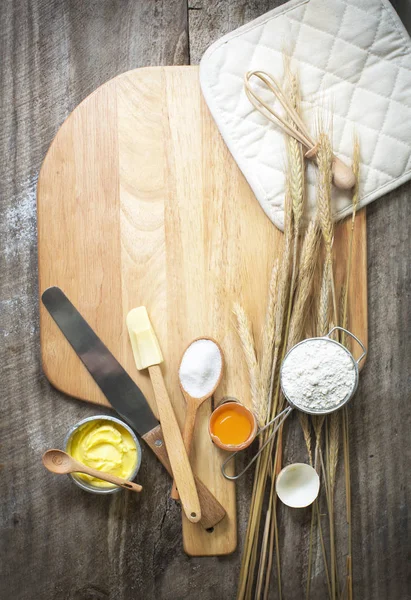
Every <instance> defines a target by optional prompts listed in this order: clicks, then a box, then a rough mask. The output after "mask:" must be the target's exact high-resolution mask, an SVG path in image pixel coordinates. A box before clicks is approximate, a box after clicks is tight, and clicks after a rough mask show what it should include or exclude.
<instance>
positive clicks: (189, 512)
mask: <svg viewBox="0 0 411 600" xmlns="http://www.w3.org/2000/svg"><path fill="white" fill-rule="evenodd" d="M148 371H149V373H150V377H151V383H152V385H153V389H154V394H155V397H156V402H157V410H158V414H159V417H160V423H161V428H162V430H163V434H164V439H165V442H166V448H167V453H168V457H169V459H170V463H171V468H172V470H173V475H174V478H175V480H176V482H177V485H178V489H179V492H180V497H181V504H182V507H183V510H184V512H185V514H186V516H187V519H188V520H189V521H191V522H192V523H198V521H199V520H200V519H201V508H200V501H199V499H198V494H197V488H196V485H195V482H194V476H193V472H192V470H191V466H190V461H189V459H188V456H187V452H186V449H185V446H184V442H183V438H182V436H181V431H180V427H179V425H178V422H177V419H176V416H175V414H174V410H173V407H172V404H171V401H170V398H169V395H168V393H167V389H166V386H165V383H164V379H163V374H162V373H161V368H160V366H159V365H153V366H151V367H149V368H148Z"/></svg>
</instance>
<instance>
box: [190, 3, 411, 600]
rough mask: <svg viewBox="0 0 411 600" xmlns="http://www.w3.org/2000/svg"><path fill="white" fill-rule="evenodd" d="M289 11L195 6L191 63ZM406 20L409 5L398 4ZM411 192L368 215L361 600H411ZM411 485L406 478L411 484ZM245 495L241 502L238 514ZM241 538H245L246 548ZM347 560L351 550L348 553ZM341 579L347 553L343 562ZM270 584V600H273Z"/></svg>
mask: <svg viewBox="0 0 411 600" xmlns="http://www.w3.org/2000/svg"><path fill="white" fill-rule="evenodd" d="M283 3H284V2H281V1H280V2H276V1H271V2H270V1H264V0H261V1H258V0H256V1H254V2H244V1H242V0H232V1H231V2H225V1H223V0H214V1H207V2H206V1H203V0H192V2H191V3H190V5H189V23H190V27H189V32H190V58H191V62H198V61H199V60H200V58H201V56H202V54H203V52H204V51H205V50H206V48H207V47H208V46H209V45H210V44H211V43H212V42H214V41H215V40H217V39H218V38H219V37H220V36H221V35H224V34H225V33H228V32H229V31H231V30H233V29H235V28H236V27H239V26H241V25H242V24H244V23H246V22H248V21H249V20H251V19H252V18H255V17H257V16H259V15H261V14H263V13H264V12H265V11H267V10H270V9H271V8H274V7H275V6H278V5H280V4H283ZM396 4H397V5H398V8H399V9H400V14H402V15H403V16H405V17H406V14H407V4H406V3H404V2H402V1H401V0H398V2H396ZM410 192H411V184H407V185H406V186H403V187H402V188H400V189H398V190H396V191H395V192H393V193H391V194H390V195H389V196H387V197H385V198H384V199H381V200H378V201H377V202H376V203H375V204H373V205H372V206H371V207H370V208H369V209H368V212H367V219H368V226H367V230H368V285H369V289H368V302H369V349H370V352H369V356H368V357H367V364H366V366H365V368H364V371H363V374H362V376H361V385H360V389H359V391H358V393H357V395H356V398H355V401H354V402H353V403H352V405H351V406H350V428H351V432H350V435H351V456H352V460H351V468H352V488H353V531H354V534H353V535H354V539H353V545H354V563H353V564H354V594H355V597H356V598H361V600H368V599H370V600H371V599H372V600H377V599H378V600H387V599H391V598H393V599H394V598H398V599H400V598H401V599H402V598H408V597H410V596H409V593H410V588H409V582H407V572H408V571H409V567H408V562H407V552H408V546H409V536H410V529H409V525H408V521H407V518H408V508H407V506H408V503H409V502H410V484H409V482H408V481H407V474H406V470H407V464H408V465H409V464H410V459H411V453H410V450H409V444H408V442H407V439H408V437H409V433H407V432H409V430H410V426H411V408H410V406H411V403H410V391H409V386H410V379H409V371H410V367H409V365H410V362H411V335H410V332H409V329H408V328H407V325H406V324H407V323H408V321H409V318H410V291H411V285H410V283H411V282H410V267H409V264H410V250H411V241H410V240H411V231H410V222H411V221H410V217H411V215H410V213H411V210H410V203H409V200H408V197H409V194H410ZM296 420H297V417H296V416H294V422H292V421H290V423H289V424H288V433H287V436H286V448H285V455H284V460H285V462H286V463H287V462H295V461H306V460H307V457H306V452H305V449H304V441H303V438H302V434H301V432H300V430H299V427H298V424H297V422H296ZM408 479H409V478H408ZM337 489H338V495H337V498H336V503H337V529H338V531H340V532H341V533H340V536H341V539H342V540H344V537H343V536H344V535H345V534H344V531H345V528H344V518H345V512H344V511H345V509H344V483H343V481H342V473H341V470H340V473H339V480H338V481H337ZM247 493H248V490H246V489H245V488H242V492H240V494H239V495H240V498H241V507H240V514H243V515H245V514H246V512H247ZM279 514H280V530H281V537H282V540H283V542H282V544H281V563H282V569H283V571H282V574H283V581H282V586H283V597H284V598H285V599H286V598H292V599H294V598H303V597H305V575H306V572H307V561H308V540H309V527H310V511H299V512H298V511H297V512H296V511H289V510H287V509H286V508H285V507H283V506H280V510H279ZM243 534H244V529H243V527H241V528H240V546H241V543H242V541H243ZM342 549H343V550H345V546H342ZM338 562H339V565H340V569H341V572H342V570H343V568H344V565H345V552H343V553H342V554H341V555H340V556H339V557H338ZM313 573H314V577H313V583H312V597H313V598H326V597H327V591H326V587H325V580H324V574H323V564H322V558H321V554H320V552H319V551H318V552H317V555H316V556H315V563H314V569H313ZM276 597H278V596H277V588H276V578H275V574H274V575H273V582H272V590H271V595H270V598H276Z"/></svg>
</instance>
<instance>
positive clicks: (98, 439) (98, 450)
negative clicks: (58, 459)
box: [64, 415, 141, 494]
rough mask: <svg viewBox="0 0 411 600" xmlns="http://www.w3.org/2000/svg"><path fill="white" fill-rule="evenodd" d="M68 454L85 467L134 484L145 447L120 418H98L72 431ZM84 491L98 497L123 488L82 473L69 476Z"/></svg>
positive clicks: (83, 420)
mask: <svg viewBox="0 0 411 600" xmlns="http://www.w3.org/2000/svg"><path fill="white" fill-rule="evenodd" d="M64 447H65V450H66V452H67V453H68V454H70V456H73V458H75V459H76V460H78V461H80V462H81V463H83V464H86V465H88V466H89V467H93V468H95V469H98V470H100V471H104V472H107V473H111V474H113V475H117V476H119V477H122V478H124V479H127V480H129V481H132V480H133V479H134V478H135V477H136V475H137V473H138V471H139V469H140V464H141V447H140V444H139V441H138V439H137V437H136V434H135V433H134V431H133V430H132V429H131V428H130V427H129V426H128V425H127V424H126V423H124V421H121V420H120V419H117V418H116V417H109V416H106V415H96V416H94V417H88V418H86V419H82V420H81V421H79V422H78V423H76V425H74V426H73V427H71V429H70V430H69V431H68V433H67V435H66V438H65V440H64ZM69 477H71V478H72V480H73V481H74V483H75V484H76V485H78V486H79V487H80V488H81V489H83V490H86V491H87V492H92V493H94V494H113V493H115V492H118V491H120V489H121V488H120V487H118V486H116V485H113V484H111V483H107V482H105V481H102V480H99V479H95V478H92V477H90V476H88V475H83V474H80V473H72V474H70V475H69Z"/></svg>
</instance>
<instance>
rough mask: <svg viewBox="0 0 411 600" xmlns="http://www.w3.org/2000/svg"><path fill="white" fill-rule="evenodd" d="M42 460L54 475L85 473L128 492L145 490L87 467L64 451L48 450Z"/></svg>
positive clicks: (135, 484)
mask: <svg viewBox="0 0 411 600" xmlns="http://www.w3.org/2000/svg"><path fill="white" fill-rule="evenodd" d="M42 460H43V465H44V466H45V467H46V469H48V470H49V471H51V472H52V473H57V474H58V475H63V474H66V473H84V474H85V475H91V476H92V477H97V478H98V479H102V480H103V481H108V482H109V483H114V484H115V485H118V486H120V487H122V488H124V489H126V490H131V491H132V492H141V490H142V489H143V488H142V487H141V485H139V484H138V483H133V482H132V481H127V480H126V479H122V478H121V477H117V476H116V475H110V473H103V472H102V471H98V470H97V469H92V468H91V467H87V466H86V465H83V463H81V462H79V461H78V460H76V459H75V458H73V457H72V456H70V455H69V454H67V452H63V450H47V452H45V453H44V454H43V458H42Z"/></svg>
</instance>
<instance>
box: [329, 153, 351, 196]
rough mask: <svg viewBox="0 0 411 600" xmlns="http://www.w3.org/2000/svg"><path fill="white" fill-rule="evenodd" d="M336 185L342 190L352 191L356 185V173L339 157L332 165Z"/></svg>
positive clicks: (336, 157)
mask: <svg viewBox="0 0 411 600" xmlns="http://www.w3.org/2000/svg"><path fill="white" fill-rule="evenodd" d="M332 171H333V180H334V185H335V186H336V187H338V188H340V189H341V190H350V189H351V188H352V187H354V185H355V175H354V171H353V170H352V169H351V167H349V166H348V165H346V164H345V162H343V161H342V160H341V159H340V158H338V156H334V161H333V165H332Z"/></svg>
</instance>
